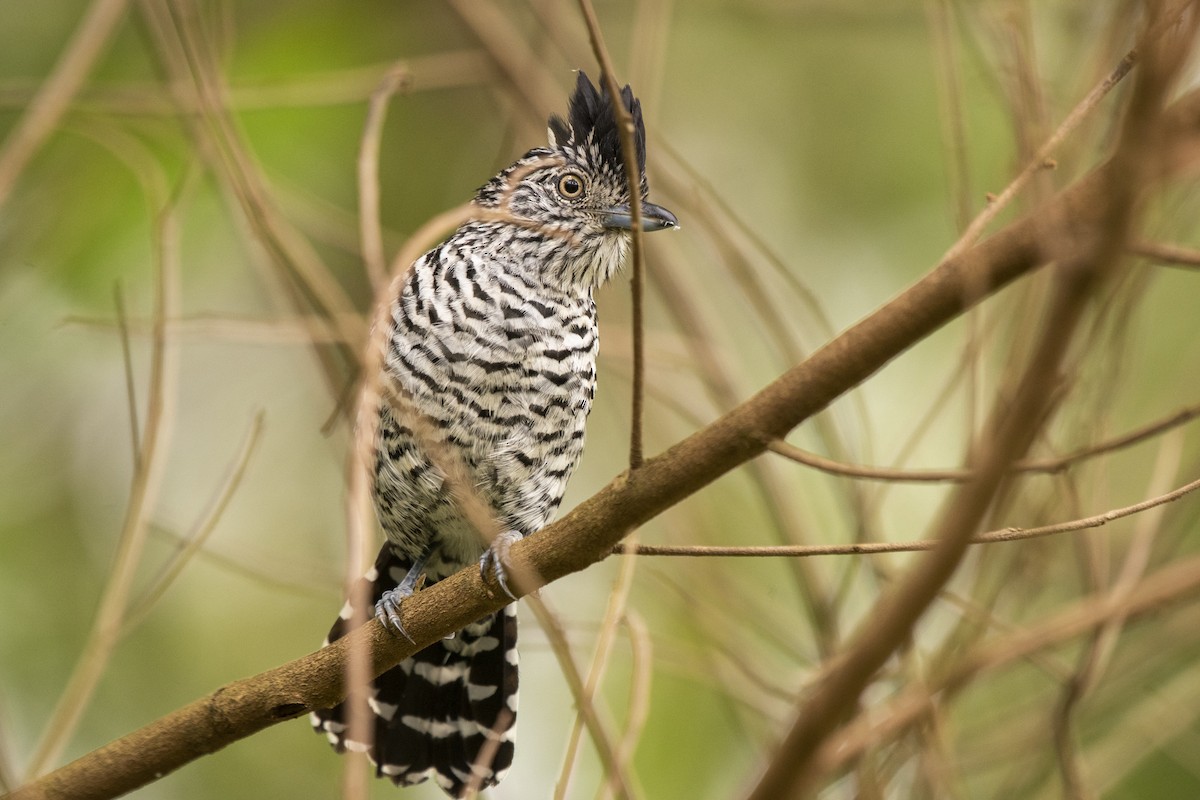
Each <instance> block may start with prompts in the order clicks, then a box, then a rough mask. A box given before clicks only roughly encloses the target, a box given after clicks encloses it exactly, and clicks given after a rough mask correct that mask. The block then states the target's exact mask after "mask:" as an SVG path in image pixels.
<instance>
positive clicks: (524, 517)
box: [313, 72, 677, 797]
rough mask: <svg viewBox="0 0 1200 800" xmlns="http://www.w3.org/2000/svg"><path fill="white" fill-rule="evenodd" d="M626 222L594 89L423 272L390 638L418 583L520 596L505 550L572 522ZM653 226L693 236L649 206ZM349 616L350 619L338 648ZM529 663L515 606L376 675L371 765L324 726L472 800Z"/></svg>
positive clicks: (501, 769) (408, 325)
mask: <svg viewBox="0 0 1200 800" xmlns="http://www.w3.org/2000/svg"><path fill="white" fill-rule="evenodd" d="M601 85H603V81H602V82H601ZM620 102H621V103H623V104H624V106H625V109H626V110H627V111H629V113H630V114H631V116H632V117H633V120H634V125H635V140H636V144H637V159H638V167H639V169H640V170H641V181H640V185H639V187H638V190H639V194H640V196H641V197H642V198H645V197H646V196H647V193H648V187H647V183H646V177H645V158H646V134H645V129H644V127H643V124H642V113H641V106H640V104H639V103H638V101H637V100H636V99H634V97H633V93H632V92H631V91H630V89H629V87H628V86H626V87H625V88H624V90H622V92H621V97H620ZM629 203H630V189H629V185H628V182H627V180H626V172H625V166H624V162H623V160H622V155H621V146H620V134H619V131H618V126H617V121H616V117H615V114H614V110H613V98H612V97H610V96H609V93H608V91H607V89H599V90H598V89H597V88H596V87H595V86H593V85H592V83H591V81H589V80H588V78H587V76H586V75H584V74H583V73H582V72H581V73H579V77H578V81H577V83H576V87H575V92H574V94H573V95H572V97H571V100H570V105H569V113H568V115H567V119H565V120H564V119H562V118H560V117H557V116H553V117H551V118H550V122H549V146H548V147H540V148H536V149H534V150H530V151H529V152H528V153H526V154H525V155H524V156H522V157H521V159H520V160H518V161H517V162H516V163H515V164H513V165H512V166H510V167H508V168H507V169H505V170H504V171H503V172H501V173H500V174H499V175H497V176H496V177H494V178H492V180H490V181H489V182H488V183H487V184H486V185H485V186H484V187H483V188H481V189H480V190H479V192H478V194H477V195H476V197H475V204H476V205H477V206H478V207H479V208H480V210H481V211H480V214H479V215H478V216H477V218H476V219H473V220H472V221H469V222H467V223H465V224H463V225H462V226H461V227H460V228H459V229H458V230H457V231H455V233H454V234H453V235H452V236H451V237H450V238H449V239H447V240H446V241H445V242H443V243H442V244H441V245H440V246H438V247H436V248H434V249H433V250H431V251H429V252H428V253H426V254H425V255H423V256H422V257H421V258H419V259H418V260H417V261H416V263H414V264H413V266H412V268H411V270H410V271H409V273H408V277H407V280H406V282H405V284H404V288H403V290H402V292H401V294H400V297H398V298H396V301H395V303H394V304H393V306H392V310H391V320H392V328H391V332H390V346H389V348H388V352H387V360H386V369H387V371H388V378H389V380H391V381H393V382H394V383H395V384H398V386H399V389H400V391H401V392H402V393H403V394H404V395H406V396H407V398H408V400H409V402H410V403H411V404H412V406H413V407H414V408H415V409H417V410H418V411H419V412H421V413H422V414H423V415H425V420H427V423H425V422H422V423H421V428H422V430H423V431H424V432H423V433H421V434H420V435H418V434H417V433H416V432H415V428H416V425H417V423H415V422H413V421H411V420H408V419H401V420H398V419H396V417H395V416H394V415H393V413H392V411H391V406H390V405H389V404H387V403H385V404H384V405H383V407H382V410H381V414H380V434H379V438H378V440H377V443H376V469H375V503H376V510H377V512H378V516H379V520H380V523H381V525H382V527H383V530H384V533H385V534H386V536H387V542H386V543H385V544H384V545H383V548H382V549H381V550H380V552H379V557H378V559H377V560H376V562H375V566H374V568H373V569H371V570H370V572H368V574H367V575H366V577H365V579H364V580H366V581H368V582H369V583H370V590H371V599H372V602H375V615H376V617H378V619H379V620H380V622H382V623H383V624H384V625H386V626H390V627H391V628H392V629H393V630H397V631H398V632H399V633H403V628H402V627H401V626H400V617H399V614H398V610H399V607H400V602H401V601H402V600H403V599H404V598H405V597H407V596H408V595H410V594H411V593H412V592H413V590H414V589H415V587H416V585H417V581H418V579H419V577H420V576H421V575H424V576H425V578H426V580H427V581H429V582H435V581H438V580H440V579H442V578H445V577H447V576H448V575H450V574H451V573H453V572H455V571H457V570H459V569H462V568H463V567H465V566H467V565H470V564H476V563H477V564H479V568H480V570H481V571H486V570H487V569H489V568H490V569H492V570H494V572H495V575H496V578H497V579H498V581H499V582H500V584H501V585H502V586H503V587H504V588H505V589H506V590H507V588H508V586H507V583H506V578H507V576H506V573H505V552H506V551H507V548H508V547H509V546H510V545H511V544H512V542H513V541H516V540H517V539H519V538H521V537H523V536H528V535H529V534H531V533H533V532H534V531H537V530H538V529H540V528H542V527H544V526H545V525H546V524H547V523H548V522H549V521H550V518H551V517H552V516H553V515H554V513H555V511H556V510H557V509H558V505H559V503H560V502H561V500H562V497H563V492H564V490H565V488H566V485H567V479H568V478H570V476H571V472H572V471H573V470H574V469H575V465H576V463H577V462H578V461H579V456H580V453H581V451H582V449H583V431H584V421H585V419H586V418H587V415H588V411H589V409H590V408H591V402H592V394H593V390H594V387H595V381H596V351H597V348H598V345H599V341H598V336H597V335H598V331H597V327H596V307H595V304H594V302H593V300H592V291H593V290H594V289H595V288H596V287H598V286H600V285H601V284H603V283H604V282H605V281H607V280H608V279H609V278H611V277H612V276H613V274H614V273H616V272H617V271H618V270H619V269H620V267H621V265H622V262H623V261H624V259H625V256H626V253H627V251H628V250H629V243H630V230H631V229H632V226H633V220H632V214H631V211H630V206H629ZM641 222H642V230H644V231H656V230H663V229H668V228H674V227H676V225H677V223H676V220H675V217H674V216H673V215H672V214H671V213H670V212H669V211H667V210H666V209H664V208H661V207H659V206H656V205H654V204H651V203H646V202H643V203H642V220H641ZM430 435H432V436H434V437H436V439H437V443H438V446H439V447H445V448H447V450H448V451H449V452H451V454H452V455H453V456H454V458H455V459H456V460H457V461H459V462H460V463H461V465H462V466H464V467H465V468H466V470H467V472H468V473H469V479H470V480H471V482H472V484H473V488H474V490H475V491H476V492H478V494H479V496H480V497H481V498H482V499H483V500H484V501H486V503H487V504H488V505H489V506H490V509H491V513H492V515H493V517H494V519H495V521H496V522H497V523H498V524H499V526H500V528H501V530H503V531H504V533H503V534H501V535H500V536H498V537H497V538H496V539H495V540H494V541H493V542H492V544H491V546H490V547H487V546H485V545H484V543H483V541H482V540H481V538H480V533H479V532H478V531H477V530H476V529H475V527H474V526H473V525H472V524H471V523H470V522H469V521H468V520H467V519H466V517H465V516H464V513H463V512H462V510H461V509H460V508H459V505H458V503H456V502H455V500H454V499H453V498H452V497H451V493H450V491H449V490H448V488H447V486H446V476H445V475H443V473H442V471H441V469H440V468H439V465H442V466H444V465H445V461H444V460H440V459H439V458H437V457H434V458H430V457H429V456H428V455H427V454H426V453H424V452H422V449H421V447H420V446H419V445H418V442H421V441H425V442H428V441H429V440H428V439H427V438H422V437H423V436H430ZM351 616H352V614H351V609H350V606H349V604H347V607H346V608H344V609H343V611H342V614H341V617H340V618H339V619H338V621H337V622H336V623H335V624H334V626H333V629H332V630H331V631H330V632H329V638H328V641H333V640H335V639H337V638H339V637H340V636H342V635H344V634H345V633H346V629H347V626H348V624H349V620H350V619H351ZM516 644H517V618H516V610H515V607H514V606H512V605H509V606H507V607H506V608H505V609H504V610H503V611H502V612H500V613H498V614H493V615H490V616H488V617H485V618H484V619H481V620H479V621H477V622H475V623H473V624H471V625H468V626H467V627H466V628H464V629H463V630H461V631H459V632H458V633H457V634H456V635H455V636H454V637H452V638H449V639H444V640H442V641H441V642H438V643H436V644H434V645H432V646H430V647H428V648H426V649H425V650H422V651H421V652H419V653H417V654H416V655H414V656H413V657H412V658H409V659H408V660H406V661H404V662H402V663H401V664H400V665H398V666H396V667H394V668H393V669H391V670H389V671H387V672H385V673H384V674H383V675H381V676H379V678H377V679H376V680H375V681H374V683H373V686H372V691H371V695H372V696H371V698H370V700H369V704H370V708H371V711H372V713H373V715H374V719H373V725H374V736H373V741H372V742H371V744H370V746H369V747H367V746H366V745H364V744H363V743H358V742H354V741H351V740H349V739H347V723H346V719H345V716H346V714H345V708H344V705H340V706H337V707H335V708H332V709H327V710H321V711H317V712H316V713H315V714H313V725H314V726H315V727H316V729H317V730H318V731H320V732H324V733H325V734H326V735H327V736H328V738H329V740H330V742H332V743H333V746H334V747H335V748H336V749H337V750H338V751H339V752H341V751H344V750H346V749H351V750H354V749H357V750H366V751H367V753H368V755H369V756H370V757H371V760H372V761H373V762H374V763H375V765H376V769H377V774H378V775H380V776H387V777H389V778H391V779H392V780H393V781H394V782H395V783H396V784H397V785H411V784H415V783H419V782H421V781H424V780H425V779H427V778H429V777H433V778H434V779H435V780H436V781H437V782H438V784H439V785H440V786H441V787H442V788H443V789H445V790H446V791H447V792H448V793H449V794H451V795H452V796H455V797H459V796H461V795H462V794H463V793H464V792H465V791H466V790H467V787H468V786H470V785H472V784H474V785H476V786H480V787H487V786H491V785H493V784H495V783H497V782H498V781H499V780H500V779H501V777H502V776H503V775H504V773H505V772H506V771H507V770H508V768H509V766H511V764H512V758H513V732H514V728H513V726H514V723H515V721H516V711H517V650H516ZM489 743H490V744H489Z"/></svg>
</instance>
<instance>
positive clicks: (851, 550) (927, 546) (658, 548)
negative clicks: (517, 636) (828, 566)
mask: <svg viewBox="0 0 1200 800" xmlns="http://www.w3.org/2000/svg"><path fill="white" fill-rule="evenodd" d="M1197 489H1200V479H1198V480H1194V481H1192V482H1191V483H1189V484H1186V485H1184V486H1181V487H1179V488H1178V489H1176V490H1174V491H1172V492H1167V493H1166V494H1163V495H1159V496H1158V497H1151V498H1149V499H1147V500H1143V501H1141V502H1140V503H1134V504H1133V505H1131V506H1124V507H1122V508H1114V509H1110V510H1108V511H1105V512H1103V513H1100V514H1093V515H1092V516H1090V517H1083V518H1081V519H1073V520H1069V521H1067V522H1056V523H1054V524H1052V525H1041V526H1038V527H1036V528H1016V527H1010V528H1001V529H999V530H994V531H988V532H987V533H981V534H979V535H978V536H972V537H971V539H970V540H969V542H968V543H969V544H995V543H997V542H1018V541H1023V540H1025V539H1037V538H1040V537H1043V536H1052V535H1054V534H1058V533H1070V532H1072V531H1080V530H1086V529H1088V528H1100V527H1103V526H1105V525H1107V524H1108V523H1110V522H1114V521H1116V520H1118V519H1122V518H1124V517H1129V516H1132V515H1134V514H1138V513H1141V512H1142V511H1146V510H1148V509H1151V508H1155V507H1157V506H1161V505H1164V504H1166V503H1172V502H1174V501H1176V500H1178V499H1179V498H1181V497H1183V496H1184V495H1187V494H1191V493H1192V492H1194V491H1196V490H1197ZM937 544H938V543H937V541H936V540H934V539H915V540H911V541H907V542H856V543H852V544H828V545H825V544H818V545H777V546H776V545H748V546H737V547H720V546H707V545H654V544H639V545H630V544H627V543H622V544H619V545H617V546H616V547H614V548H613V553H614V554H615V555H637V556H688V557H707V558H730V557H751V558H779V557H787V558H811V557H813V556H861V555H874V554H877V553H910V552H920V551H923V550H932V549H934V548H935V547H937Z"/></svg>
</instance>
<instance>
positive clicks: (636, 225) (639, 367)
mask: <svg viewBox="0 0 1200 800" xmlns="http://www.w3.org/2000/svg"><path fill="white" fill-rule="evenodd" d="M579 10H580V11H581V12H582V13H583V18H584V21H585V22H587V28H588V37H589V38H590V39H591V42H592V52H594V53H595V54H596V60H597V61H599V62H600V68H601V72H602V73H603V74H602V75H601V76H600V79H601V80H603V81H604V83H605V88H606V90H607V91H608V96H609V97H611V98H612V107H613V112H614V116H615V117H616V120H617V129H618V130H619V131H620V133H621V155H622V156H623V157H624V161H625V180H626V181H628V183H629V208H630V214H629V215H630V217H631V218H632V219H633V231H632V234H633V237H632V238H633V254H632V257H631V258H630V260H631V261H632V262H633V276H632V278H631V279H630V287H631V291H632V301H631V304H630V313H631V315H632V317H633V320H632V326H633V381H632V385H633V397H632V399H631V401H630V408H629V416H630V420H629V468H630V469H637V468H638V467H640V466H641V465H642V462H643V461H644V460H645V455H644V447H643V444H642V417H643V415H644V408H645V394H646V392H645V384H646V356H645V342H644V338H645V332H644V329H643V325H642V314H643V312H642V306H643V296H644V294H645V288H644V286H645V282H646V279H645V269H646V267H645V263H644V256H643V255H642V254H643V252H644V250H643V245H642V192H641V188H640V187H641V185H642V174H641V170H640V169H639V167H638V158H637V145H636V144H635V143H634V129H633V117H632V116H630V114H629V110H628V109H626V108H625V104H624V103H622V102H621V86H620V84H619V82H618V81H617V73H616V70H614V69H613V64H612V59H611V58H609V56H608V47H607V46H606V45H605V44H604V34H603V32H601V30H600V22H599V21H598V20H597V19H596V10H595V9H594V8H592V3H591V0H579Z"/></svg>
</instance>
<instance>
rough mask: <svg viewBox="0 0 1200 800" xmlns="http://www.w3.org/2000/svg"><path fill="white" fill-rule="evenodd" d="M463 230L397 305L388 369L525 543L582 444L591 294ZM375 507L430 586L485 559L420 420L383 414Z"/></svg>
mask: <svg viewBox="0 0 1200 800" xmlns="http://www.w3.org/2000/svg"><path fill="white" fill-rule="evenodd" d="M475 235H476V232H473V230H472V229H471V228H470V227H467V228H464V229H461V230H460V231H459V232H458V233H457V234H456V235H455V236H454V237H452V238H451V239H449V240H447V242H445V243H444V244H443V245H442V246H440V247H438V248H436V249H435V250H433V251H431V252H430V253H428V254H427V255H426V256H425V257H423V258H422V259H421V260H419V261H418V262H417V263H416V264H414V265H413V268H412V270H411V271H410V274H409V277H408V280H407V282H406V283H405V286H404V289H403V292H402V294H401V297H400V300H399V302H398V303H396V304H395V305H394V308H393V315H392V324H393V328H392V335H391V340H390V347H389V351H388V354H387V369H388V371H389V373H390V375H391V377H392V378H393V379H394V380H396V381H397V382H398V383H399V385H400V386H401V387H403V389H404V391H405V392H406V393H407V394H408V395H409V397H410V398H411V401H412V404H413V405H414V406H415V407H416V408H417V409H418V410H419V411H420V412H421V413H423V414H424V415H426V417H427V418H428V419H429V421H430V422H432V424H433V429H434V435H435V436H437V437H438V439H439V440H440V441H442V442H445V443H446V444H448V445H449V449H450V450H451V451H452V452H453V453H454V454H456V455H457V456H458V457H459V458H461V459H462V461H463V463H464V464H465V465H466V467H467V469H468V471H469V473H470V474H471V476H472V478H473V481H474V485H475V488H476V490H477V491H478V492H479V494H480V495H481V496H482V497H483V499H485V500H486V501H487V502H488V503H489V505H490V506H491V508H492V509H493V512H494V516H495V518H496V520H497V521H498V522H499V524H500V525H501V526H503V527H504V528H506V529H510V530H515V531H517V532H519V533H521V534H524V535H528V534H529V533H532V532H533V531H535V530H537V529H539V528H541V527H543V526H544V525H545V524H546V523H547V522H548V521H549V520H550V518H551V517H552V516H553V514H554V513H555V511H556V510H557V509H558V505H559V503H560V502H561V500H562V496H563V492H564V491H565V488H566V484H567V480H568V478H569V477H570V475H571V473H572V472H573V471H574V469H575V465H576V464H577V463H578V461H579V456H580V454H581V452H582V449H583V432H584V423H585V420H586V418H587V414H588V411H589V410H590V408H591V401H592V395H593V391H594V387H595V363H596V351H597V347H598V339H597V331H596V312H595V305H594V303H593V301H592V298H591V296H590V292H589V293H586V294H583V295H581V294H580V293H579V292H578V291H575V292H573V293H568V292H566V291H562V290H559V289H556V288H555V287H554V286H552V285H546V284H545V283H544V282H542V281H540V280H538V279H537V278H536V276H535V277H530V276H528V275H526V274H523V273H522V271H521V270H520V269H517V268H515V265H514V264H513V263H511V262H506V261H504V260H503V258H502V256H498V254H497V253H496V251H495V250H494V249H493V250H488V251H486V252H483V253H481V252H479V251H478V250H479V249H477V248H474V247H472V239H473V237H474V236H475ZM375 491H376V504H377V507H378V509H379V515H380V521H381V524H382V526H383V528H384V531H385V533H386V535H387V537H388V539H389V540H390V541H391V542H392V543H393V544H394V545H396V546H397V547H398V548H400V549H401V550H402V551H403V552H405V553H407V554H409V555H410V556H412V557H413V558H415V557H417V556H418V555H419V554H420V553H421V552H422V551H423V549H424V547H425V546H426V544H427V543H429V542H430V541H431V540H432V542H433V543H434V544H435V546H436V547H435V552H434V554H433V556H432V558H431V560H430V562H429V564H428V566H427V571H428V572H429V573H430V578H431V579H435V580H436V579H437V578H440V577H444V575H446V574H449V573H450V572H453V571H455V570H457V569H459V568H461V567H462V566H465V565H466V564H468V563H474V562H475V561H477V560H478V558H479V555H480V553H481V552H482V548H483V544H482V541H481V539H480V536H479V533H478V532H477V531H475V530H474V529H473V528H472V527H471V525H470V524H469V523H468V522H467V521H466V520H465V519H463V518H462V515H461V513H460V511H459V510H458V508H457V505H456V503H455V502H454V500H453V499H452V498H451V497H450V495H449V492H448V491H447V490H446V487H445V486H444V479H443V474H442V471H441V469H439V466H438V465H437V464H435V463H433V462H432V461H431V459H429V458H428V457H427V456H426V454H425V453H423V452H422V451H421V449H420V447H419V446H418V443H417V442H416V441H415V440H414V434H413V431H412V429H411V424H405V423H404V422H400V421H397V420H396V419H395V418H394V417H393V415H392V413H391V411H390V410H389V409H388V408H387V407H386V404H385V408H384V410H383V413H382V414H381V420H380V436H379V443H378V449H377V465H376V484H375Z"/></svg>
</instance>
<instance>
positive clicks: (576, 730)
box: [554, 534, 636, 800]
mask: <svg viewBox="0 0 1200 800" xmlns="http://www.w3.org/2000/svg"><path fill="white" fill-rule="evenodd" d="M635 535H636V534H635ZM628 561H629V562H634V561H636V559H628ZM633 574H634V570H632V569H626V568H625V564H622V565H621V568H620V570H619V571H618V572H617V580H616V583H615V584H613V588H612V591H610V592H609V595H608V605H607V607H606V608H605V610H604V619H603V620H602V621H601V623H600V632H599V634H598V635H597V636H596V647H595V650H594V651H593V653H592V663H591V666H590V667H589V668H588V675H587V682H586V683H585V684H584V687H583V692H584V699H585V700H586V702H588V703H592V704H594V703H595V698H596V692H597V691H598V690H599V688H600V683H601V682H602V681H603V680H604V673H605V672H606V671H607V668H608V660H609V658H610V657H611V655H612V647H613V643H614V642H615V641H616V634H617V628H618V626H619V625H620V623H621V621H622V620H623V619H624V616H625V604H626V602H627V601H628V599H629V591H630V589H631V588H632V586H633ZM583 725H584V719H583V713H582V712H581V711H579V710H578V709H576V712H575V720H574V722H573V723H572V725H571V732H570V733H569V734H568V735H567V747H566V752H565V754H564V755H563V764H562V770H561V771H560V773H559V776H558V782H557V783H556V784H555V786H554V800H563V798H565V797H566V796H567V787H568V784H569V783H570V778H571V773H572V772H573V771H574V768H575V758H576V755H577V754H578V750H579V740H580V736H581V734H582V732H583Z"/></svg>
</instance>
